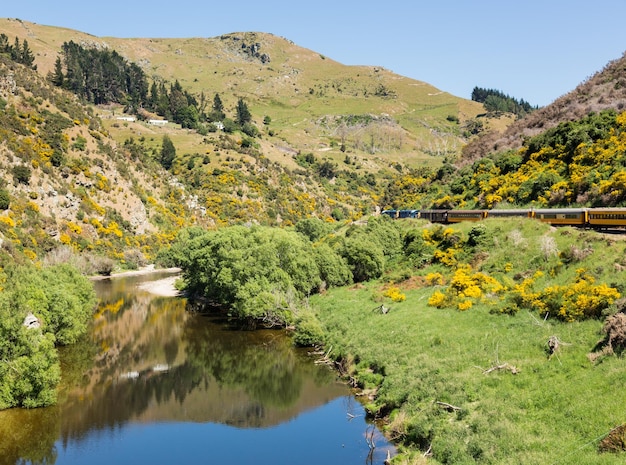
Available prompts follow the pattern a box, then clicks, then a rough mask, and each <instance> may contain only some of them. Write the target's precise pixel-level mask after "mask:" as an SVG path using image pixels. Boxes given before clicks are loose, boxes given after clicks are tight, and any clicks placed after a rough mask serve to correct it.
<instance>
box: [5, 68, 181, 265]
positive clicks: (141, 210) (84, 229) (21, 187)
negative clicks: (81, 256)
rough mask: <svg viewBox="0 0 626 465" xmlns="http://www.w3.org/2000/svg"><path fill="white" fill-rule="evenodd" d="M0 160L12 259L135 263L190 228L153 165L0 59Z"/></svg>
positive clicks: (176, 192) (71, 102) (66, 97)
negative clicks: (60, 253) (87, 256)
mask: <svg viewBox="0 0 626 465" xmlns="http://www.w3.org/2000/svg"><path fill="white" fill-rule="evenodd" d="M0 154H1V161H0V183H1V188H0V198H1V200H2V205H0V207H1V209H2V213H1V214H0V232H1V234H2V251H3V254H5V255H6V254H9V255H12V256H13V258H14V259H25V260H34V261H38V260H42V259H43V258H44V256H45V255H46V254H47V253H48V252H50V251H51V250H53V249H57V248H59V246H61V245H66V246H67V247H68V249H70V248H71V249H73V250H76V251H82V252H91V253H93V254H94V255H101V256H107V257H108V258H109V259H116V260H126V262H128V264H129V265H134V266H137V265H138V264H141V262H143V261H145V260H146V259H149V258H150V257H151V256H153V255H154V253H155V251H156V249H158V247H159V246H160V244H162V243H165V242H166V241H167V240H168V237H167V236H168V235H171V234H172V231H173V230H174V229H175V228H178V227H180V225H181V224H185V223H186V222H189V221H191V218H192V209H191V208H188V205H187V204H186V203H185V202H184V200H183V197H184V194H183V193H182V192H181V188H180V187H178V186H177V185H176V184H175V182H174V178H173V177H171V176H164V173H163V172H162V171H159V169H158V163H156V162H155V161H153V160H151V159H150V158H149V157H147V156H145V154H143V153H140V152H138V151H134V150H133V147H132V145H127V146H125V147H124V146H120V145H119V144H117V143H116V142H115V141H114V140H113V139H112V138H111V137H110V135H109V132H108V131H107V130H106V129H105V128H104V127H103V126H102V124H101V121H100V119H99V118H98V117H97V116H96V115H95V114H94V113H93V109H92V108H90V107H88V106H85V105H83V104H81V103H80V102H79V101H78V100H77V99H76V98H75V97H74V96H73V95H72V94H69V93H67V92H65V91H61V90H58V89H56V88H54V87H53V86H52V85H51V84H50V83H48V82H46V81H45V80H44V79H43V78H42V77H41V76H39V75H38V74H36V73H35V72H34V71H32V70H30V69H28V68H26V67H24V66H23V65H20V64H16V63H15V62H13V61H11V60H10V59H8V58H6V57H2V56H0ZM92 265H98V266H104V267H105V268H106V267H107V266H109V265H107V264H106V263H92ZM91 268H92V269H90V270H88V271H90V272H94V271H96V270H95V269H93V267H91ZM100 271H105V270H100Z"/></svg>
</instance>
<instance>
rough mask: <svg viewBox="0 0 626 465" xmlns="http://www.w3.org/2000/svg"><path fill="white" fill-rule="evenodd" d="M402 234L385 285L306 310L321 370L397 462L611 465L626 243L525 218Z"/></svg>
mask: <svg viewBox="0 0 626 465" xmlns="http://www.w3.org/2000/svg"><path fill="white" fill-rule="evenodd" d="M402 225H403V229H404V232H403V238H404V244H405V248H404V252H403V256H404V257H403V258H402V259H398V258H396V260H395V261H394V262H393V264H392V263H391V262H390V263H389V264H388V266H387V267H386V272H385V274H384V275H383V278H382V279H380V280H376V281H370V282H368V283H360V284H357V285H354V286H349V287H343V288H337V289H330V290H329V291H327V292H325V293H323V294H319V295H315V296H313V297H312V298H311V299H310V304H311V306H312V307H313V308H314V309H315V310H316V311H317V315H318V317H319V318H320V320H321V321H322V323H323V333H324V335H325V336H324V341H325V347H326V349H325V350H326V355H327V357H328V359H329V360H333V361H336V363H337V366H339V368H340V370H342V371H343V372H344V373H345V374H346V376H347V377H348V378H349V379H351V380H352V381H353V382H354V383H355V385H357V386H359V387H360V388H361V389H363V390H364V391H363V394H364V395H365V396H368V397H367V399H368V409H369V410H370V412H371V414H372V415H373V416H374V417H375V418H378V419H380V420H381V422H382V423H383V424H384V425H385V428H386V432H387V434H388V435H389V436H390V437H392V438H393V439H394V440H395V441H397V442H398V443H399V444H401V445H402V448H401V454H400V456H399V457H398V458H397V459H396V461H394V463H406V464H408V463H410V464H419V463H442V464H460V463H464V464H465V463H467V464H469V463H480V464H496V463H497V464H518V463H529V464H531V463H532V464H540V463H552V464H557V463H558V464H566V463H577V464H617V463H622V462H623V455H624V452H623V451H622V452H621V453H618V454H616V453H606V452H605V453H602V452H601V451H602V450H606V448H607V447H608V445H609V444H613V445H615V444H619V439H618V438H619V437H620V436H619V434H622V433H619V431H617V432H614V434H613V435H612V436H611V432H612V431H613V429H614V428H616V427H621V425H623V424H624V423H625V422H626V419H625V418H624V411H623V409H622V408H621V406H623V405H624V402H626V398H625V397H624V392H623V389H621V388H620V387H619V386H621V381H620V380H621V379H623V377H624V375H625V370H626V365H625V362H624V358H623V356H614V355H612V354H613V353H617V354H621V353H622V351H623V350H624V348H625V347H624V346H623V344H617V343H616V341H617V339H614V340H613V342H612V343H613V345H612V349H609V347H608V346H607V345H606V344H607V342H608V341H609V335H608V334H605V332H603V331H602V327H603V324H605V323H603V322H604V318H605V316H606V315H612V314H614V313H615V312H618V311H620V309H622V308H623V307H622V306H623V302H624V300H623V299H621V300H619V301H615V298H616V297H618V296H619V295H620V294H623V292H624V289H626V288H625V282H624V279H623V276H622V273H621V272H620V273H617V272H616V271H615V270H622V269H623V265H622V262H623V257H624V247H625V245H626V243H625V242H624V241H623V240H621V239H620V238H618V239H615V238H611V237H605V236H602V235H599V234H596V233H589V232H584V231H578V230H572V229H570V228H565V229H554V228H550V227H548V226H547V225H544V224H541V223H539V222H537V221H534V220H522V221H520V220H506V221H505V220H489V221H486V222H485V223H483V224H479V225H476V224H474V225H472V224H461V225H457V226H454V227H450V228H444V227H442V226H441V225H435V226H433V225H426V224H424V223H420V222H411V220H405V222H404V223H402ZM407 244H409V245H407ZM407 260H408V262H409V263H408V264H407V262H406V261H407ZM611 286H613V287H612V288H611ZM610 288H611V289H612V290H609V289H610ZM592 295H593V296H594V297H592ZM603 295H604V296H606V297H608V300H607V301H605V302H604V303H603V304H601V306H604V310H601V311H600V310H599V308H600V307H597V308H596V309H598V310H599V311H598V313H597V314H596V316H595V317H594V316H593V311H592V310H591V309H592V308H593V305H592V304H591V302H592V301H593V300H594V299H599V300H598V303H599V301H600V300H601V299H602V298H603V297H601V296H603ZM609 295H611V297H609ZM611 302H613V304H611ZM381 306H384V307H386V308H387V309H388V311H387V312H386V313H382V312H381ZM583 310H584V311H585V312H589V313H587V316H586V317H584V316H582V313H577V312H582V311H583ZM617 315H618V316H617V317H615V318H616V320H615V321H621V320H620V317H623V313H618V314H617ZM570 317H571V318H572V319H576V321H574V322H568V321H567V320H568V319H569V318H570ZM589 317H591V318H589ZM581 318H582V319H581ZM622 319H623V318H622ZM607 321H609V320H607ZM617 326H619V324H618V325H617ZM617 326H613V327H612V328H614V329H616V328H617ZM610 327H611V326H610V325H609V323H606V326H605V328H610ZM607 331H608V329H607ZM611 334H614V337H618V338H620V337H621V336H623V332H621V330H619V334H620V335H621V336H617V334H618V332H615V333H611ZM620 340H622V339H620ZM622 341H623V340H622ZM599 342H600V343H599ZM551 343H552V345H551ZM603 348H604V349H603ZM607 349H609V350H607ZM613 349H614V350H615V352H613ZM618 430H619V428H618ZM607 437H609V438H610V439H606V438H607ZM611 441H613V442H611ZM622 444H623V442H622ZM609 450H611V449H610V447H609ZM618 450H620V448H619V447H616V448H614V449H612V450H611V452H615V451H618ZM426 457H429V459H428V460H427V459H426Z"/></svg>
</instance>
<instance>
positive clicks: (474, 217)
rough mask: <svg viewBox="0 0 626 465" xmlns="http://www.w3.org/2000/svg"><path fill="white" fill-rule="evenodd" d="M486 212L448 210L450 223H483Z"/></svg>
mask: <svg viewBox="0 0 626 465" xmlns="http://www.w3.org/2000/svg"><path fill="white" fill-rule="evenodd" d="M486 213H487V212H486V211H485V210H448V223H460V222H461V221H481V220H483V219H484V218H485V216H486Z"/></svg>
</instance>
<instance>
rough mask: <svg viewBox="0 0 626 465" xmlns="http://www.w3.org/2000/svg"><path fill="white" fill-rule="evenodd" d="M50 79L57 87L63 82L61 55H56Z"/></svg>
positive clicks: (61, 85)
mask: <svg viewBox="0 0 626 465" xmlns="http://www.w3.org/2000/svg"><path fill="white" fill-rule="evenodd" d="M50 80H51V81H52V84H54V85H55V86H57V87H63V84H65V76H64V75H63V63H62V62H61V57H57V59H56V61H55V62H54V73H53V74H52V76H51V78H50Z"/></svg>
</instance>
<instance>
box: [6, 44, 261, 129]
mask: <svg viewBox="0 0 626 465" xmlns="http://www.w3.org/2000/svg"><path fill="white" fill-rule="evenodd" d="M0 45H1V42H0ZM49 79H50V81H51V82H52V83H53V84H55V85H56V86H58V87H62V88H64V89H67V90H69V91H71V92H73V93H75V94H76V95H78V96H79V97H81V98H83V99H85V100H86V101H88V102H90V103H93V104H96V105H99V104H106V103H120V104H123V105H124V106H125V110H126V111H128V112H131V113H134V114H136V115H137V116H138V117H139V118H142V117H144V116H145V112H144V111H142V110H147V111H148V112H154V113H156V114H157V115H159V116H162V117H163V118H165V119H167V120H170V121H173V122H175V123H178V124H180V125H181V126H182V127H183V128H189V129H197V130H200V131H206V130H207V127H206V124H207V123H212V122H218V121H219V122H223V126H224V130H225V131H226V132H232V131H234V130H237V129H239V130H242V131H243V132H244V133H246V134H247V135H249V136H251V137H254V136H256V135H258V129H257V128H256V127H254V126H253V125H252V123H251V121H252V116H251V114H250V111H249V109H248V106H247V104H246V103H245V102H244V101H243V99H241V98H240V99H239V101H238V102H237V106H236V117H235V119H234V120H233V119H229V118H227V117H226V114H225V113H224V104H223V103H222V100H221V98H220V96H219V94H215V96H214V98H213V102H212V105H210V104H211V102H210V99H209V98H208V97H207V96H206V95H205V94H204V93H203V92H202V93H201V94H200V95H199V96H198V97H196V96H194V95H193V94H191V93H190V92H188V91H187V90H185V89H183V87H182V86H181V84H180V83H179V82H178V80H177V81H176V82H174V83H173V84H170V85H169V86H167V85H166V83H165V82H163V81H161V82H157V81H153V82H152V84H149V83H148V78H147V77H146V75H145V73H144V71H143V70H142V69H141V68H140V67H139V66H138V65H137V64H135V63H129V62H128V61H127V60H126V59H124V58H123V57H122V56H121V55H120V54H119V53H117V52H116V51H115V50H109V49H106V48H105V49H97V48H85V47H83V46H81V45H79V44H76V43H75V42H73V41H70V42H65V43H64V44H63V46H62V53H61V56H59V57H57V60H56V63H55V67H54V72H53V73H51V74H50V76H49Z"/></svg>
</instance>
